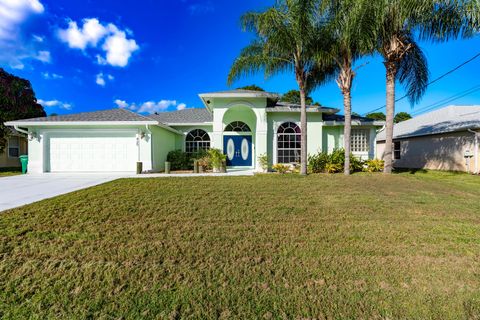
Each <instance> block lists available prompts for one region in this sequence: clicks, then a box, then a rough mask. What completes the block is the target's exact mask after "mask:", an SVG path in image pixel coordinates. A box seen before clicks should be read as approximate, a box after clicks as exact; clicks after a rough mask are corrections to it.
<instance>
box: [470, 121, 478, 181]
mask: <svg viewBox="0 0 480 320" xmlns="http://www.w3.org/2000/svg"><path fill="white" fill-rule="evenodd" d="M468 131H469V132H471V133H473V134H474V135H475V143H474V148H475V150H474V151H473V160H474V161H475V172H474V173H475V174H478V140H479V136H480V132H477V131H474V130H472V129H468Z"/></svg>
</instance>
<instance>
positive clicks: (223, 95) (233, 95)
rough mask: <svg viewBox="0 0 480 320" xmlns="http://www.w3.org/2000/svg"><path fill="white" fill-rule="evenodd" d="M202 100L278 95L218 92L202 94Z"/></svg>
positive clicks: (271, 96)
mask: <svg viewBox="0 0 480 320" xmlns="http://www.w3.org/2000/svg"><path fill="white" fill-rule="evenodd" d="M198 96H199V97H200V98H202V99H207V98H277V97H278V95H276V94H265V93H253V92H239V93H233V92H232V93H231V92H218V93H201V94H199V95H198Z"/></svg>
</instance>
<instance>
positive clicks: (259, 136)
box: [253, 108, 272, 172]
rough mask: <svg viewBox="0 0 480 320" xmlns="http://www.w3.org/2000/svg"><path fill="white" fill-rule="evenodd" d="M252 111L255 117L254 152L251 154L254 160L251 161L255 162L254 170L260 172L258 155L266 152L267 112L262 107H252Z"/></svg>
mask: <svg viewBox="0 0 480 320" xmlns="http://www.w3.org/2000/svg"><path fill="white" fill-rule="evenodd" d="M253 111H254V112H255V116H256V117H257V123H256V132H255V152H254V154H253V156H254V158H255V160H254V161H253V163H254V164H255V168H254V169H255V171H256V172H261V171H262V170H263V169H262V166H261V164H260V161H259V157H260V156H261V155H262V154H267V143H268V142H267V130H268V124H267V112H266V111H265V109H264V108H262V109H254V110H253ZM270 156H272V155H270Z"/></svg>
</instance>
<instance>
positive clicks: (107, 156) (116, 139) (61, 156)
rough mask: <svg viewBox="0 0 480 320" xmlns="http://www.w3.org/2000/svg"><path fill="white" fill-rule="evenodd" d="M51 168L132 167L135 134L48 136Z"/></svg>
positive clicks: (106, 168) (80, 170) (118, 168)
mask: <svg viewBox="0 0 480 320" xmlns="http://www.w3.org/2000/svg"><path fill="white" fill-rule="evenodd" d="M49 148H50V151H49V154H50V171H51V172H105V171H117V172H121V171H135V168H136V161H137V154H138V153H137V145H136V139H135V134H133V133H132V134H130V135H124V136H113V135H106V134H101V135H100V134H99V135H98V136H87V137H85V136H82V137H75V136H71V137H50V147H49Z"/></svg>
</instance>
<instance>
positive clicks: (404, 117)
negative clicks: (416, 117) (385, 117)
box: [393, 112, 412, 123]
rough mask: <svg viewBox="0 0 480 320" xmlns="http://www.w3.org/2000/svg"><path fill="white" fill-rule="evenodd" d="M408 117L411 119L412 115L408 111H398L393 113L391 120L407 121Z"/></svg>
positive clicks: (396, 121) (397, 121)
mask: <svg viewBox="0 0 480 320" xmlns="http://www.w3.org/2000/svg"><path fill="white" fill-rule="evenodd" d="M410 119H412V116H411V115H410V114H409V113H407V112H399V113H397V114H396V115H395V118H393V122H395V123H399V122H402V121H407V120H410Z"/></svg>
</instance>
